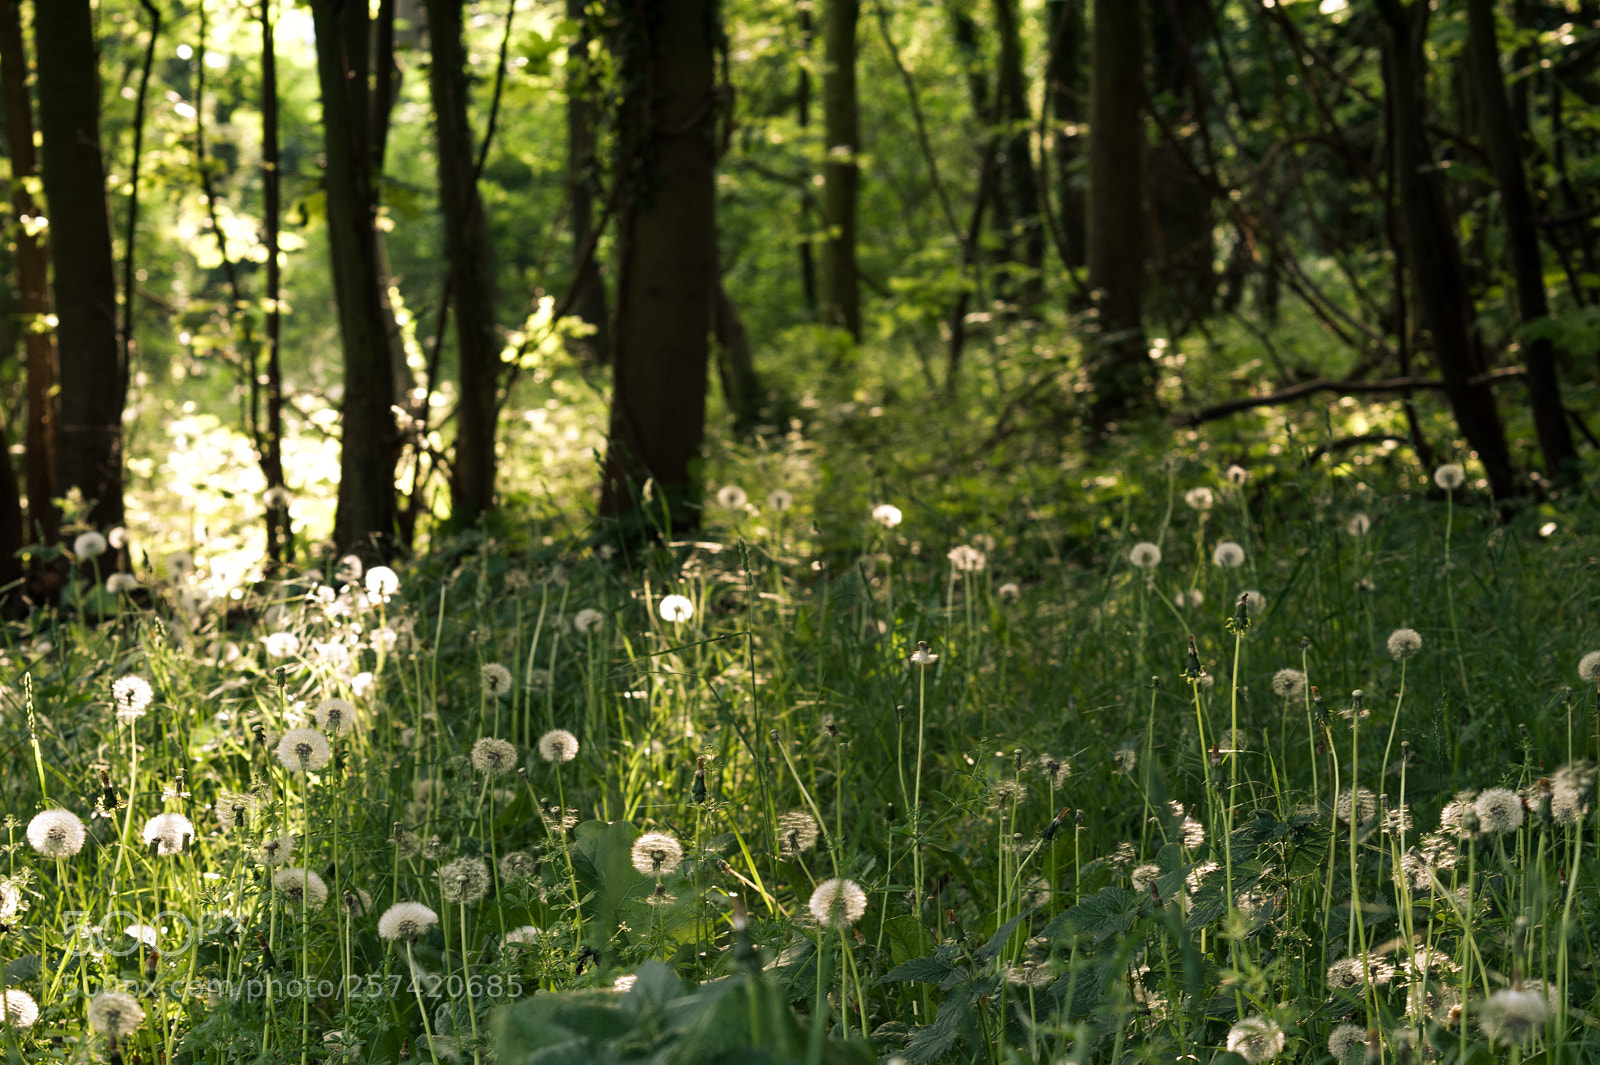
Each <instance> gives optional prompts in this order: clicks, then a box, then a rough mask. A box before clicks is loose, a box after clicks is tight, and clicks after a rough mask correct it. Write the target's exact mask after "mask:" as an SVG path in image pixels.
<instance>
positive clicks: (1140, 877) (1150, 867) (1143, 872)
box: [1128, 862, 1161, 891]
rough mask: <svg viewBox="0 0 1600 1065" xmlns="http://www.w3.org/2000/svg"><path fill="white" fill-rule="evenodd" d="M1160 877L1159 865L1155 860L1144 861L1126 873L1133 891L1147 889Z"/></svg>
mask: <svg viewBox="0 0 1600 1065" xmlns="http://www.w3.org/2000/svg"><path fill="white" fill-rule="evenodd" d="M1160 878H1161V866H1159V865H1157V864H1156V863H1155V862H1145V863H1144V864H1143V865H1139V866H1135V867H1134V870H1133V872H1131V873H1129V874H1128V879H1129V880H1131V881H1132V882H1133V887H1134V890H1135V891H1149V890H1150V888H1151V887H1152V886H1153V885H1154V884H1155V882H1156V881H1157V880H1159V879H1160Z"/></svg>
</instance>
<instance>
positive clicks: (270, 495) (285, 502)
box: [261, 484, 294, 510]
mask: <svg viewBox="0 0 1600 1065" xmlns="http://www.w3.org/2000/svg"><path fill="white" fill-rule="evenodd" d="M292 502H294V496H292V495H290V494H289V490H288V489H287V488H285V487H284V486H283V485H281V484H275V485H273V486H272V487H271V488H269V489H267V490H266V491H265V492H262V493H261V505H262V506H264V507H266V508H267V509H268V510H288V509H289V504H290V503H292Z"/></svg>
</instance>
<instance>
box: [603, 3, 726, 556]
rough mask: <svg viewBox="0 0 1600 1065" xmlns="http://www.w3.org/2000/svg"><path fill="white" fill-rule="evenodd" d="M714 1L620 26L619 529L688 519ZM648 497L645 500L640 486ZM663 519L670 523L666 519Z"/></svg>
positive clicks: (611, 466)
mask: <svg viewBox="0 0 1600 1065" xmlns="http://www.w3.org/2000/svg"><path fill="white" fill-rule="evenodd" d="M715 6H716V5H715V2H714V0H674V2H673V3H671V4H662V5H641V7H642V10H638V11H637V12H636V13H634V14H631V15H630V16H629V19H630V21H631V20H635V19H637V20H642V21H643V24H638V23H633V24H631V25H624V26H623V27H622V28H620V29H619V30H618V34H619V48H620V49H622V50H623V55H622V57H621V58H622V62H623V64H624V70H625V74H624V78H625V81H626V82H627V83H628V84H630V85H631V86H633V88H632V91H631V92H630V94H629V95H630V99H629V100H628V101H627V102H626V103H625V105H624V116H623V117H624V128H625V129H626V130H627V131H628V133H629V136H630V143H629V145H628V150H629V151H630V153H631V154H632V158H631V159H629V160H624V163H623V165H622V166H621V167H620V168H619V171H618V172H619V173H624V174H627V173H632V172H633V171H634V170H636V169H639V168H643V169H644V170H645V172H644V173H641V174H639V175H638V176H637V177H636V178H635V180H636V181H637V185H636V186H635V187H633V188H631V189H629V190H628V195H627V197H626V198H625V200H624V205H623V210H622V217H621V224H620V232H619V241H620V244H621V253H622V255H621V263H620V267H619V269H618V275H617V320H616V327H615V330H614V332H613V334H612V335H613V343H614V345H615V347H614V349H613V354H612V379H613V388H612V399H611V427H610V439H609V441H608V443H607V448H606V465H605V483H604V486H603V488H602V491H601V496H600V513H601V515H602V516H603V517H609V518H615V519H618V520H619V523H620V524H621V526H622V531H623V533H624V535H625V536H628V537H630V538H631V537H632V536H636V535H638V534H640V533H643V532H644V531H645V530H646V529H648V528H651V527H652V526H653V527H655V529H656V531H657V532H660V533H667V532H670V531H672V530H682V529H690V528H694V527H695V526H696V525H697V524H698V523H699V518H700V492H701V477H700V472H699V459H700V444H701V440H702V438H703V436H704V433H705V398H706V397H705V391H706V362H707V356H708V354H709V346H708V337H709V335H710V332H711V328H712V307H713V304H714V301H715V298H716V288H717V247H716V195H715V192H716V188H715V170H716V163H715V159H716V156H715V151H716V137H715V129H714V123H715V121H716V116H717V108H716V106H715V96H716V85H715V77H716V60H715V53H714V50H713V47H712V40H711V33H712V28H713V25H714V15H715ZM647 481H648V482H650V484H651V494H650V497H649V498H646V493H645V485H646V482H647ZM663 517H664V518H665V522H666V524H667V526H668V528H665V529H663V528H661V527H660V524H659V523H660V522H661V521H662V519H663Z"/></svg>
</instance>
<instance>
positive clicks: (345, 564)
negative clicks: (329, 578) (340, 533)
mask: <svg viewBox="0 0 1600 1065" xmlns="http://www.w3.org/2000/svg"><path fill="white" fill-rule="evenodd" d="M364 568H365V567H364V566H362V564H361V559H360V558H358V557H357V556H355V555H346V556H344V557H343V558H341V559H340V560H339V565H338V566H337V567H335V568H334V571H333V579H334V580H336V581H338V582H339V583H340V584H354V583H355V582H356V581H359V580H360V579H361V572H362V570H363V569H364Z"/></svg>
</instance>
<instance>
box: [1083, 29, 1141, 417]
mask: <svg viewBox="0 0 1600 1065" xmlns="http://www.w3.org/2000/svg"><path fill="white" fill-rule="evenodd" d="M1144 9H1145V3H1144V0H1094V28H1093V49H1094V62H1093V86H1092V100H1091V108H1092V114H1091V117H1090V125H1089V287H1090V288H1091V289H1093V290H1095V292H1096V304H1097V307H1098V309H1099V333H1100V335H1099V338H1098V340H1097V341H1096V345H1095V347H1096V350H1095V351H1094V353H1093V355H1092V358H1091V362H1090V367H1089V384H1090V388H1091V390H1092V392H1093V399H1092V400H1091V403H1090V412H1089V416H1090V422H1091V424H1092V426H1093V427H1094V429H1095V431H1096V432H1103V431H1105V430H1106V429H1107V428H1108V427H1109V426H1110V423H1111V422H1113V421H1114V420H1116V419H1117V418H1120V417H1122V416H1123V415H1124V414H1127V413H1128V412H1130V411H1132V410H1134V409H1136V408H1137V407H1138V406H1139V405H1141V404H1144V403H1147V402H1149V401H1150V399H1151V395H1152V392H1153V388H1154V381H1153V377H1152V374H1151V370H1150V359H1149V357H1148V356H1147V354H1146V352H1145V339H1144V326H1143V307H1144V227H1145V211H1144V141H1145V133H1144V108H1143V102H1142V101H1143V100H1144V94H1145V93H1144V50H1145V45H1144V34H1145V10H1144Z"/></svg>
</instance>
